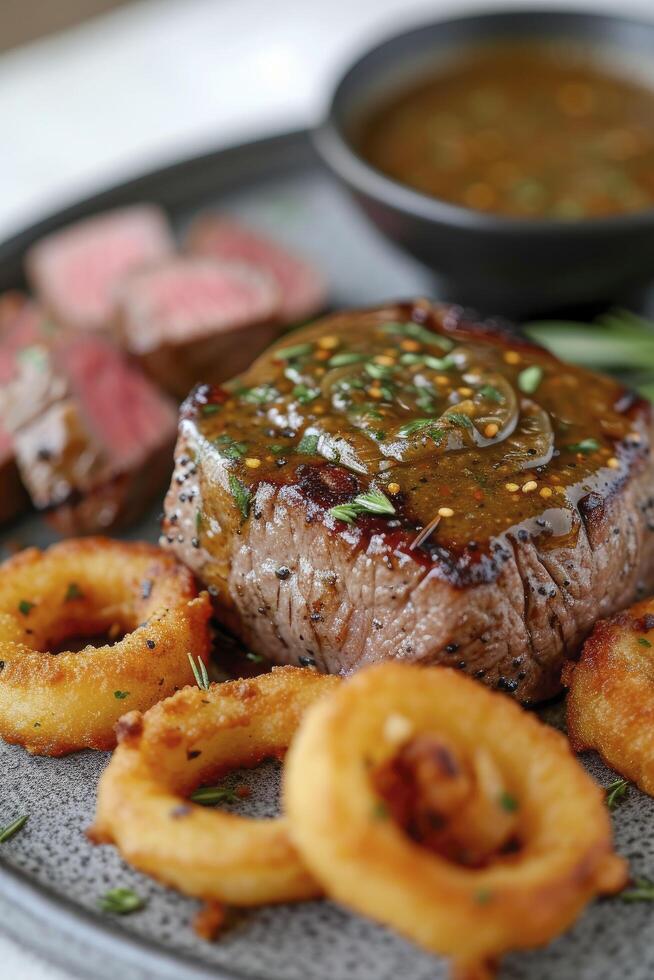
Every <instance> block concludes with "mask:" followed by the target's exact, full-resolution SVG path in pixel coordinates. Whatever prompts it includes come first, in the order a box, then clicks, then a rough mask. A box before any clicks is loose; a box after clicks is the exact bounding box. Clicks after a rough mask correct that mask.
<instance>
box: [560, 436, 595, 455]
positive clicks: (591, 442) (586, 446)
mask: <svg viewBox="0 0 654 980" xmlns="http://www.w3.org/2000/svg"><path fill="white" fill-rule="evenodd" d="M599 448H600V444H599V442H598V441H597V439H582V441H581V442H573V443H571V444H570V445H569V446H566V449H569V450H570V452H571V453H583V454H584V455H585V456H590V454H591V453H596V452H597V450H598V449H599Z"/></svg>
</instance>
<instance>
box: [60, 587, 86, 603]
mask: <svg viewBox="0 0 654 980" xmlns="http://www.w3.org/2000/svg"><path fill="white" fill-rule="evenodd" d="M83 598H84V593H83V592H82V590H81V589H80V587H79V585H78V584H77V582H69V583H68V588H67V589H66V596H65V598H64V602H73V601H74V600H75V599H83Z"/></svg>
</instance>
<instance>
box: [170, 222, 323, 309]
mask: <svg viewBox="0 0 654 980" xmlns="http://www.w3.org/2000/svg"><path fill="white" fill-rule="evenodd" d="M188 245H189V248H190V250H191V251H192V252H195V253H197V254H199V255H210V256H213V257H214V258H217V259H224V260H236V261H242V262H249V263H251V264H252V265H255V266H258V267H259V268H260V269H263V270H265V271H266V272H268V273H269V274H270V275H271V276H272V277H273V279H274V280H275V281H276V282H277V284H278V286H279V289H280V292H281V295H282V318H283V320H284V321H285V322H286V323H292V322H295V321H297V320H306V319H307V318H308V317H310V316H313V315H314V314H316V313H318V312H319V311H320V310H321V308H322V307H323V306H324V304H325V297H326V287H325V282H324V279H323V278H322V276H321V275H320V273H319V272H318V271H317V270H316V269H315V268H314V267H313V266H312V265H309V263H308V262H305V261H304V260H303V259H300V258H298V257H297V256H295V255H293V254H292V253H290V252H288V251H287V250H286V249H285V248H283V247H282V246H281V245H278V244H277V243H276V242H273V241H271V240H270V239H269V238H267V237H265V236H264V235H261V234H260V233H259V232H254V231H252V230H251V229H250V228H246V227H244V226H243V225H241V224H239V223H237V222H236V221H233V220H232V219H231V218H226V217H223V216H220V215H204V216H202V217H201V218H199V219H198V220H197V221H196V222H195V223H194V224H193V225H192V227H191V230H190V232H189V236H188Z"/></svg>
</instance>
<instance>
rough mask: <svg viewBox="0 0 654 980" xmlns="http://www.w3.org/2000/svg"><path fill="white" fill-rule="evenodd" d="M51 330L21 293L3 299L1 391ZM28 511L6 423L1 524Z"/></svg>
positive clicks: (0, 434)
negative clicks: (29, 352) (33, 346)
mask: <svg viewBox="0 0 654 980" xmlns="http://www.w3.org/2000/svg"><path fill="white" fill-rule="evenodd" d="M50 334H51V328H50V326H49V324H48V323H47V321H46V319H45V317H44V316H43V313H42V311H41V310H40V309H39V307H37V306H36V304H35V303H32V302H31V301H29V300H28V298H27V297H26V296H25V295H24V294H22V293H18V292H9V293H4V294H3V295H2V296H0V387H1V386H3V385H6V384H7V383H9V382H10V381H11V380H12V378H14V377H15V375H16V372H17V368H18V364H19V360H20V358H21V356H22V354H23V352H24V351H25V350H27V349H28V348H29V347H30V346H31V345H32V344H34V343H36V342H38V341H39V340H41V339H42V338H43V337H45V336H50ZM28 507H29V497H28V495H27V493H26V492H25V489H24V487H23V485H22V483H21V480H20V476H19V473H18V467H17V466H16V459H15V454H14V446H13V441H12V438H11V436H10V435H9V432H8V431H7V427H6V420H5V419H4V418H3V419H2V424H0V523H4V522H6V521H9V520H13V519H14V518H16V517H18V516H19V515H20V514H21V513H23V512H24V511H25V510H27V508H28Z"/></svg>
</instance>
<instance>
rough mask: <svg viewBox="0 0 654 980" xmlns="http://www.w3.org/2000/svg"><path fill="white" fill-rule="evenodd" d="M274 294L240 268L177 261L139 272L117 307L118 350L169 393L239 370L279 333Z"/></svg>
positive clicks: (256, 274) (258, 276) (259, 276)
mask: <svg viewBox="0 0 654 980" xmlns="http://www.w3.org/2000/svg"><path fill="white" fill-rule="evenodd" d="M278 312H279V291H278V289H277V287H276V285H275V283H274V281H273V280H272V278H271V277H270V276H269V275H267V274H266V273H265V272H260V271H259V270H258V269H257V268H255V267H253V266H251V265H246V264H244V263H242V262H218V261H216V260H214V259H203V258H196V259H191V258H178V259H172V260H170V261H169V262H166V263H164V264H162V265H160V266H158V267H156V268H153V269H149V270H147V271H145V272H141V273H137V274H135V275H134V276H132V277H131V278H130V279H129V281H128V282H127V283H126V285H125V287H124V289H123V291H122V295H121V299H120V307H119V320H118V322H119V327H118V330H119V334H120V339H121V342H122V344H123V345H124V346H125V348H126V349H127V350H128V351H129V352H130V353H131V354H133V355H134V356H136V357H137V358H138V359H139V361H140V362H141V364H142V365H143V367H144V368H145V370H146V371H147V372H148V374H149V375H150V376H151V377H152V378H154V379H155V380H156V381H158V382H159V383H160V384H162V385H163V386H164V387H165V388H166V389H167V390H168V391H170V392H172V393H173V394H176V395H178V396H180V397H182V398H183V397H185V395H187V394H188V392H189V390H190V389H191V387H192V386H193V385H194V384H195V383H196V382H198V381H212V382H215V381H223V380H225V379H226V378H229V377H231V376H232V375H233V374H234V373H235V372H237V371H242V370H243V369H244V368H245V367H246V366H247V365H249V364H250V363H251V362H252V360H253V358H254V357H256V355H257V354H259V353H260V352H261V351H262V350H263V348H264V347H266V346H267V345H268V344H269V343H270V342H271V341H272V340H273V339H274V338H275V337H276V336H277V334H278V333H279V329H280V324H279V319H278Z"/></svg>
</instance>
